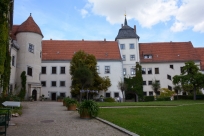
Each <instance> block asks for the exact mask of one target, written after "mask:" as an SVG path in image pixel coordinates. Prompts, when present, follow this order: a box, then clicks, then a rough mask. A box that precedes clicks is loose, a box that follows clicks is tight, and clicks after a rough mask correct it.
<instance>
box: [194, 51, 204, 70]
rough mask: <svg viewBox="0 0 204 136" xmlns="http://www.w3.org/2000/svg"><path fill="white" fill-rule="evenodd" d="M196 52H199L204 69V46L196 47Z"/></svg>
mask: <svg viewBox="0 0 204 136" xmlns="http://www.w3.org/2000/svg"><path fill="white" fill-rule="evenodd" d="M195 50H196V52H197V53H198V56H199V58H200V60H201V61H200V65H201V70H204V48H195Z"/></svg>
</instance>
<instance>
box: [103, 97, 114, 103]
mask: <svg viewBox="0 0 204 136" xmlns="http://www.w3.org/2000/svg"><path fill="white" fill-rule="evenodd" d="M104 102H115V99H114V98H112V97H109V98H105V99H104Z"/></svg>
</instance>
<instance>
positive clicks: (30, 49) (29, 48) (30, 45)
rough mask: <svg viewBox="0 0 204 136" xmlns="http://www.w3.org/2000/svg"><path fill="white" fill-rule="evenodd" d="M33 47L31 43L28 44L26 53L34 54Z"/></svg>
mask: <svg viewBox="0 0 204 136" xmlns="http://www.w3.org/2000/svg"><path fill="white" fill-rule="evenodd" d="M34 49H35V46H34V45H33V44H32V43H29V46H28V51H29V52H31V53H34Z"/></svg>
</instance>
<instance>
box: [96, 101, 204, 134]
mask: <svg viewBox="0 0 204 136" xmlns="http://www.w3.org/2000/svg"><path fill="white" fill-rule="evenodd" d="M153 103H155V102H152V104H153ZM159 103H160V102H159ZM165 103H166V104H167V105H168V103H169V102H162V103H160V104H164V105H165ZM172 103H174V104H177V105H182V104H189V105H183V106H176V107H138V108H101V109H100V113H99V117H100V118H103V119H105V120H107V121H110V122H112V123H114V124H116V125H118V126H121V127H123V128H125V129H127V130H129V131H132V132H134V133H136V134H139V135H141V136H202V135H203V136H204V101H196V102H194V101H177V102H176V101H175V102H172ZM195 103H203V104H195ZM155 104H157V103H155ZM160 104H159V105H160ZM107 105H108V104H107ZM110 105H112V104H110ZM114 106H115V105H114Z"/></svg>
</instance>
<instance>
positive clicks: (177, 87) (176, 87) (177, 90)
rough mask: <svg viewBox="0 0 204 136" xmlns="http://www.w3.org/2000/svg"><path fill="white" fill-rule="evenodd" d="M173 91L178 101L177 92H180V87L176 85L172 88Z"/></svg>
mask: <svg viewBox="0 0 204 136" xmlns="http://www.w3.org/2000/svg"><path fill="white" fill-rule="evenodd" d="M173 89H174V91H175V93H176V94H177V100H178V94H179V92H181V89H182V88H181V86H180V85H176V86H174V88H173Z"/></svg>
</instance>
